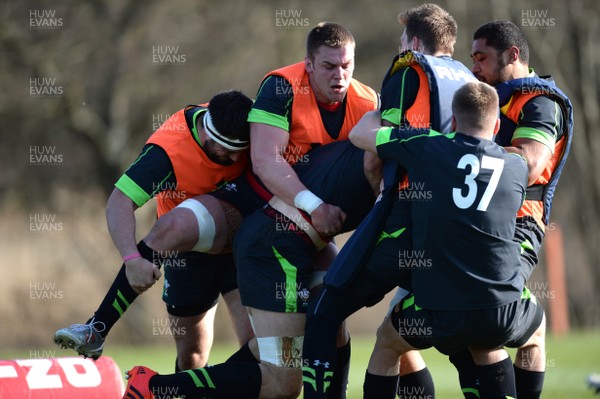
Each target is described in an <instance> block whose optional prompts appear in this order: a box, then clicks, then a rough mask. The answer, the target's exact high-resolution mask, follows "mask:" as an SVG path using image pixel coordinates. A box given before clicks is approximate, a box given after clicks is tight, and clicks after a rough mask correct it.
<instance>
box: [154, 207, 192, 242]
mask: <svg viewBox="0 0 600 399" xmlns="http://www.w3.org/2000/svg"><path fill="white" fill-rule="evenodd" d="M188 226H189V218H186V217H185V213H184V212H180V211H178V210H176V209H175V210H173V211H171V212H169V213H166V214H164V215H163V216H161V217H160V218H158V219H157V220H156V223H154V226H152V229H151V230H150V233H148V235H147V236H146V237H145V238H144V241H145V242H146V244H147V245H148V246H149V247H150V248H152V249H155V250H157V251H161V250H167V249H171V248H169V246H170V242H171V241H172V239H173V237H174V236H182V235H183V234H182V233H183V232H185V231H186V230H188V228H189V227H188Z"/></svg>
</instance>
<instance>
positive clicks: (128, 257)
mask: <svg viewBox="0 0 600 399" xmlns="http://www.w3.org/2000/svg"><path fill="white" fill-rule="evenodd" d="M141 257H142V255H140V253H139V252H136V253H134V254H131V255H127V256H125V257H124V258H123V263H125V262H127V261H128V260H131V259H135V258H141Z"/></svg>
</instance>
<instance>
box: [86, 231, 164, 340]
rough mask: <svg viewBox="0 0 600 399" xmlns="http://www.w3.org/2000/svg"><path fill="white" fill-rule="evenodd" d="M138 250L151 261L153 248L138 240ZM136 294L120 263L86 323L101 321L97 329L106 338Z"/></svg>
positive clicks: (123, 266)
mask: <svg viewBox="0 0 600 399" xmlns="http://www.w3.org/2000/svg"><path fill="white" fill-rule="evenodd" d="M137 248H138V251H139V252H140V255H142V257H143V258H144V259H147V260H149V261H151V262H152V260H153V259H152V258H153V256H152V254H153V252H154V251H153V250H152V249H150V248H149V247H148V246H147V245H146V244H145V243H144V241H140V242H139V244H138V245H137ZM137 297H138V295H137V294H136V293H135V291H134V290H133V288H131V285H129V281H127V276H126V275H125V265H124V264H123V265H121V269H120V270H119V273H118V274H117V277H115V280H114V281H113V283H112V285H111V286H110V288H109V289H108V292H107V293H106V296H105V297H104V299H103V300H102V302H101V303H100V307H98V309H97V310H96V311H95V312H94V316H92V318H90V319H89V320H88V321H87V322H86V324H87V323H91V322H94V323H98V322H101V323H103V324H104V326H103V327H104V329H103V330H102V327H101V326H98V327H99V328H98V331H99V332H100V335H102V337H103V338H106V336H107V335H108V332H109V331H110V329H111V328H112V327H113V326H114V325H115V323H116V322H117V321H118V320H119V319H120V318H121V316H123V313H125V311H126V310H127V308H129V306H130V305H131V303H132V302H133V301H134V300H135V298H137Z"/></svg>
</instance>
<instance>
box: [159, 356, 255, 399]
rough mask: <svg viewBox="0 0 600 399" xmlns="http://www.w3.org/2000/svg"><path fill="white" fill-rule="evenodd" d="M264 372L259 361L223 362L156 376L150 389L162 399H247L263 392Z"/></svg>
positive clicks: (251, 398) (252, 398) (253, 398)
mask: <svg viewBox="0 0 600 399" xmlns="http://www.w3.org/2000/svg"><path fill="white" fill-rule="evenodd" d="M261 382H262V375H261V372H260V367H259V366H258V363H234V362H230V363H222V364H217V365H215V366H211V367H204V368H200V369H193V370H186V371H182V372H180V373H175V374H165V375H160V374H158V375H155V376H154V377H152V378H151V379H150V383H149V385H150V386H149V388H150V392H152V393H153V395H154V397H155V398H156V399H162V398H173V397H182V398H211V399H223V398H247V399H255V398H258V395H259V394H260V386H261Z"/></svg>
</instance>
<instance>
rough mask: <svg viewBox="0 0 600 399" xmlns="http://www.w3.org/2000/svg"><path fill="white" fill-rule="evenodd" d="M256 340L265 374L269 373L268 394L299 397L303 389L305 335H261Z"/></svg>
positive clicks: (278, 396) (267, 378)
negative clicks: (303, 346) (303, 345)
mask: <svg viewBox="0 0 600 399" xmlns="http://www.w3.org/2000/svg"><path fill="white" fill-rule="evenodd" d="M256 341H257V343H258V349H259V353H260V362H261V369H263V375H266V374H269V376H268V377H266V381H268V382H267V386H268V388H267V389H268V391H269V392H270V393H271V394H270V395H268V396H269V397H270V396H273V397H277V398H297V397H298V396H299V395H300V392H301V391H302V344H303V341H304V337H303V336H296V337H259V338H257V339H256Z"/></svg>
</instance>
